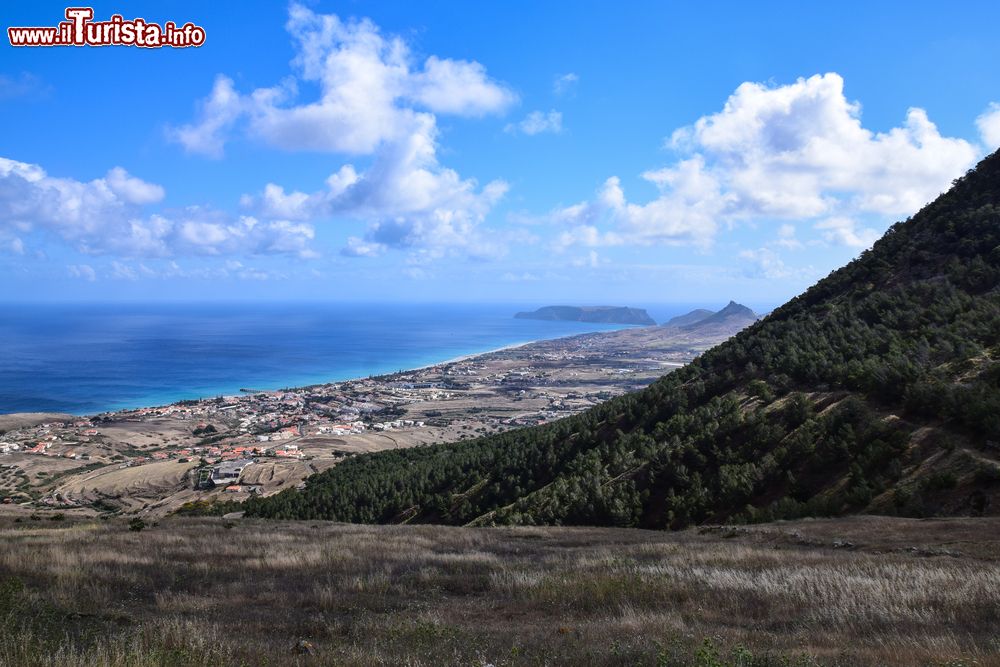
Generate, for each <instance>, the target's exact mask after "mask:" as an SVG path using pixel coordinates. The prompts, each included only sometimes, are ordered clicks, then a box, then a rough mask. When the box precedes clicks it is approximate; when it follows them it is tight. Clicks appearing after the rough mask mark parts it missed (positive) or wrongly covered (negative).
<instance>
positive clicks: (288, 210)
mask: <svg viewBox="0 0 1000 667" xmlns="http://www.w3.org/2000/svg"><path fill="white" fill-rule="evenodd" d="M286 27H287V29H288V32H289V33H290V34H291V36H292V39H293V41H294V43H295V47H296V56H295V59H294V60H293V67H294V69H295V78H291V79H287V80H286V81H284V82H282V84H280V85H279V86H275V87H272V88H260V89H257V90H255V91H253V92H251V93H249V94H246V95H238V94H236V99H233V95H234V93H232V84H231V81H229V80H228V79H226V78H224V77H220V79H219V80H218V81H217V82H216V87H215V90H213V93H212V96H211V98H210V99H209V101H208V102H206V103H205V104H204V108H203V111H202V118H201V120H200V121H199V123H196V124H194V125H191V126H186V127H184V128H181V129H180V130H177V131H176V132H175V136H177V137H178V139H179V140H181V141H182V143H184V144H185V146H187V147H190V146H192V145H197V143H196V142H195V141H193V140H192V141H188V140H186V139H184V138H182V137H186V138H192V137H193V138H197V139H198V141H199V142H200V143H201V144H203V145H205V146H207V147H208V150H207V151H206V152H208V153H209V154H213V153H221V146H222V144H223V142H224V140H225V137H224V136H223V135H225V134H228V133H229V130H231V129H232V128H233V127H235V120H236V119H239V118H245V119H246V123H245V131H246V133H247V134H249V135H250V136H252V137H255V138H258V139H261V140H263V141H264V142H265V143H268V144H270V145H272V146H276V147H279V148H282V149H287V150H319V151H331V152H336V153H345V154H352V155H364V156H368V155H371V156H373V159H372V162H371V165H370V166H369V168H368V169H367V170H361V169H358V168H355V166H354V165H351V164H347V165H344V166H342V167H340V168H339V169H338V170H337V171H336V172H335V173H334V174H333V175H331V176H330V177H329V178H328V179H327V181H326V187H325V188H322V189H320V190H318V191H315V192H312V193H305V192H301V191H297V190H291V191H290V190H287V189H286V188H285V187H283V186H281V185H279V184H276V183H269V184H267V185H266V186H265V187H264V189H263V191H262V192H261V193H259V194H258V195H255V196H244V197H243V200H242V203H243V205H244V206H245V207H246V208H247V209H249V210H250V211H252V212H253V213H254V214H255V215H256V216H258V217H261V218H264V219H282V220H296V221H313V220H316V219H320V218H332V217H349V218H355V219H361V220H365V221H367V222H368V224H369V227H368V230H367V232H366V233H365V235H364V237H363V238H361V237H353V238H351V239H350V240H349V241H348V243H347V246H346V247H344V248H343V250H342V254H344V255H349V256H359V257H369V256H374V255H377V254H381V253H382V252H384V251H385V250H386V249H388V248H406V249H410V250H411V251H414V252H416V251H417V250H426V251H427V253H428V254H429V255H430V256H445V255H447V254H449V253H453V252H462V253H464V254H468V255H471V256H488V255H496V254H498V253H502V248H499V247H497V244H496V242H495V241H490V240H488V239H487V238H486V236H487V235H486V234H485V233H484V232H482V231H481V230H480V229H479V224H480V223H481V222H482V221H483V220H484V219H485V216H486V215H487V213H488V212H489V211H490V210H491V209H492V208H493V206H494V205H495V204H496V202H497V201H498V200H499V199H500V198H501V197H502V196H503V195H504V193H505V192H506V191H507V184H506V183H505V182H503V181H500V180H496V181H492V182H490V183H487V184H486V185H485V186H483V187H482V188H480V187H479V186H478V184H477V182H476V181H475V180H474V179H468V178H462V177H461V176H460V175H459V174H458V173H457V172H456V171H454V170H453V169H449V168H447V167H444V166H442V165H441V164H440V163H439V161H438V157H437V149H438V129H437V118H436V116H435V114H437V113H442V114H454V115H461V116H482V115H484V114H487V113H499V112H502V111H503V110H505V109H506V108H508V107H509V106H510V105H512V104H513V103H515V102H516V101H517V97H516V95H514V93H512V92H511V91H510V90H509V89H508V88H507V87H506V86H504V85H502V84H500V83H498V82H496V81H494V80H493V79H491V78H490V77H489V76H488V75H487V73H486V69H485V68H484V67H483V66H482V65H481V64H479V63H477V62H471V61H464V60H451V59H446V58H440V57H438V56H433V55H432V56H430V57H428V58H427V59H426V60H424V61H423V63H422V64H421V65H419V66H418V65H417V64H416V63H415V62H414V59H413V57H412V55H411V52H410V49H409V47H408V45H407V44H406V43H405V42H404V41H403V40H402V39H401V38H399V37H392V36H386V35H383V34H382V33H381V32H380V31H379V28H378V27H377V26H376V25H375V24H374V23H372V22H371V21H368V20H363V21H350V22H345V21H342V20H341V19H340V18H338V17H337V16H334V15H323V14H316V13H314V12H313V11H312V10H310V9H308V8H306V7H304V6H302V5H299V4H292V6H291V8H290V10H289V19H288V23H287V24H286ZM298 81H305V82H310V83H315V84H317V85H318V87H319V91H320V94H319V98H318V99H316V100H314V101H311V102H308V101H307V102H299V101H297V100H296V97H297V91H298ZM216 149H218V150H216Z"/></svg>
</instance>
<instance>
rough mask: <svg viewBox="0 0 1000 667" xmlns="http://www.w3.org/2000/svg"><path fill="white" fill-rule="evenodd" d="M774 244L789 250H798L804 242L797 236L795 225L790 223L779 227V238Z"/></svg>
mask: <svg viewBox="0 0 1000 667" xmlns="http://www.w3.org/2000/svg"><path fill="white" fill-rule="evenodd" d="M773 244H774V245H777V246H781V247H782V248H788V249H789V250H798V249H800V248H801V247H802V242H801V241H799V240H798V239H797V238H795V225H790V224H788V223H785V224H783V225H781V226H780V227H778V240H777V241H774V242H773Z"/></svg>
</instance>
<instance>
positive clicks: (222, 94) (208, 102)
mask: <svg viewBox="0 0 1000 667" xmlns="http://www.w3.org/2000/svg"><path fill="white" fill-rule="evenodd" d="M200 107H201V108H200V110H199V122H198V123H196V124H191V125H183V126H181V127H178V128H170V129H169V130H168V132H167V134H168V136H169V137H171V138H172V139H174V140H175V141H177V142H178V143H180V144H181V145H182V146H183V147H184V150H186V151H187V152H188V153H200V154H202V155H205V156H207V157H212V158H221V157H222V154H223V147H224V145H225V139H226V137H225V134H226V132H228V131H229V129H230V128H231V127H232V126H233V124H234V123H235V122H236V120H237V119H238V118H239V117H240V116H241V115H242V114H243V112H244V110H245V107H246V105H245V103H244V101H243V100H242V99H241V98H240V95H239V93H237V92H236V89H235V87H234V86H233V80H232V79H230V78H229V77H226V76H222V75H219V76H217V77H216V78H215V84H214V85H213V86H212V92H211V93H210V94H209V96H208V98H207V99H205V100H204V101H203V102H202V103H201V104H200Z"/></svg>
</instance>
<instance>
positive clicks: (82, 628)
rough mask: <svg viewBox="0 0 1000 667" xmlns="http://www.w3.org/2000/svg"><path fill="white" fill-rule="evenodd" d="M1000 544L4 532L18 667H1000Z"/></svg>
mask: <svg viewBox="0 0 1000 667" xmlns="http://www.w3.org/2000/svg"><path fill="white" fill-rule="evenodd" d="M998 536H1000V520H998V519H995V518H978V519H930V520H926V521H917V520H913V519H896V518H886V517H849V518H845V519H826V520H804V521H797V522H783V523H781V524H771V525H755V526H750V527H740V528H722V529H708V528H700V529H695V530H686V531H670V532H668V531H640V530H621V529H615V528H575V527H557V528H551V527H517V528H494V529H483V528H462V529H458V528H452V527H448V526H364V525H344V524H331V523H326V522H301V521H297V522H276V521H267V522H264V521H239V522H234V523H227V522H225V521H223V520H220V519H205V518H200V519H186V518H185V519H178V518H175V517H174V518H170V519H168V520H165V521H163V522H161V523H160V524H159V525H157V526H151V527H147V528H146V529H145V530H142V531H141V532H134V531H130V530H128V528H127V527H126V525H125V522H124V521H123V520H117V519H114V520H109V521H97V522H92V523H71V522H70V521H62V522H52V521H48V520H45V519H44V518H41V519H40V520H39V521H24V522H22V523H11V522H9V521H4V520H3V519H2V518H0V665H5V666H6V665H10V666H12V667H13V666H17V667H35V666H37V667H94V666H97V665H100V666H103V667H147V666H148V667H154V666H155V667H174V666H176V667H191V666H193V665H197V666H204V667H208V666H209V665H212V666H222V665H227V666H228V665H234V666H243V667H246V666H250V665H252V666H255V667H256V666H262V665H271V666H279V665H300V666H302V667H305V666H313V665H315V666H319V665H331V666H332V665H336V666H338V667H342V666H345V665H346V666H351V665H408V666H412V667H418V666H421V665H426V666H428V667H432V666H433V667H439V666H440V665H463V666H465V667H470V666H480V667H485V666H486V665H495V666H496V667H516V666H520V665H524V666H525V667H529V666H535V667H537V666H539V665H613V666H616V665H621V666H622V667H624V666H625V665H641V666H647V665H648V666H649V667H653V666H654V665H656V666H658V667H673V666H676V667H682V666H687V667H692V666H693V667H814V666H819V665H822V666H824V667H861V666H867V665H921V666H927V667H973V666H975V667H1000V638H998V637H997V634H996V619H997V615H998V614H1000V563H998V561H997V557H998V554H1000V549H998V546H1000V544H998Z"/></svg>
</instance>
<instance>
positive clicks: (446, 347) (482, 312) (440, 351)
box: [0, 303, 683, 415]
mask: <svg viewBox="0 0 1000 667" xmlns="http://www.w3.org/2000/svg"><path fill="white" fill-rule="evenodd" d="M534 307H535V306H530V307H529V306H526V305H525V304H520V305H518V304H513V305H511V304H490V305H454V304H448V305H433V304H430V305H429V304H377V305H376V304H372V305H364V304H334V303H322V304H318V303H317V304H309V303H294V304H280V305H279V304H262V305H258V304H197V305H181V304H169V305H164V304H156V305H122V304H113V305H111V304H108V305H48V304H47V305H5V306H3V307H2V311H0V312H2V313H3V315H2V317H0V413H10V412H69V413H72V414H79V415H84V414H93V413H96V412H103V411H106V410H117V409H123V408H132V407H142V406H150V405H163V404H167V403H172V402H174V401H177V400H181V399H191V398H200V397H206V396H209V397H210V396H216V395H220V394H234V393H237V392H238V391H239V390H240V389H241V388H252V389H280V388H282V387H294V386H301V385H307V384H317V383H322V382H332V381H339V380H346V379H351V378H356V377H364V376H368V375H377V374H381V373H386V372H392V371H397V370H400V369H408V368H415V367H417V366H424V365H428V364H433V363H438V362H441V361H445V360H447V359H451V358H454V357H457V356H461V355H466V354H474V353H478V352H485V351H487V350H491V349H495V348H498V347H502V346H506V345H513V344H516V343H524V342H528V341H533V340H541V339H548V338H558V337H562V336H570V335H573V334H579V333H585V332H590V331H602V330H610V329H615V328H621V327H619V326H615V325H600V324H586V323H579V322H542V321H536V320H519V319H514V318H513V314H514V312H516V311H518V310H525V309H530V308H534ZM670 310H671V311H673V310H674V309H670ZM681 310H683V309H681V308H678V309H677V312H680V311H681ZM650 312H651V314H653V316H654V317H655V318H656V319H657V320H658V321H661V320H660V317H658V316H657V315H658V313H653V311H652V310H651V311H650ZM669 314H674V313H669Z"/></svg>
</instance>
